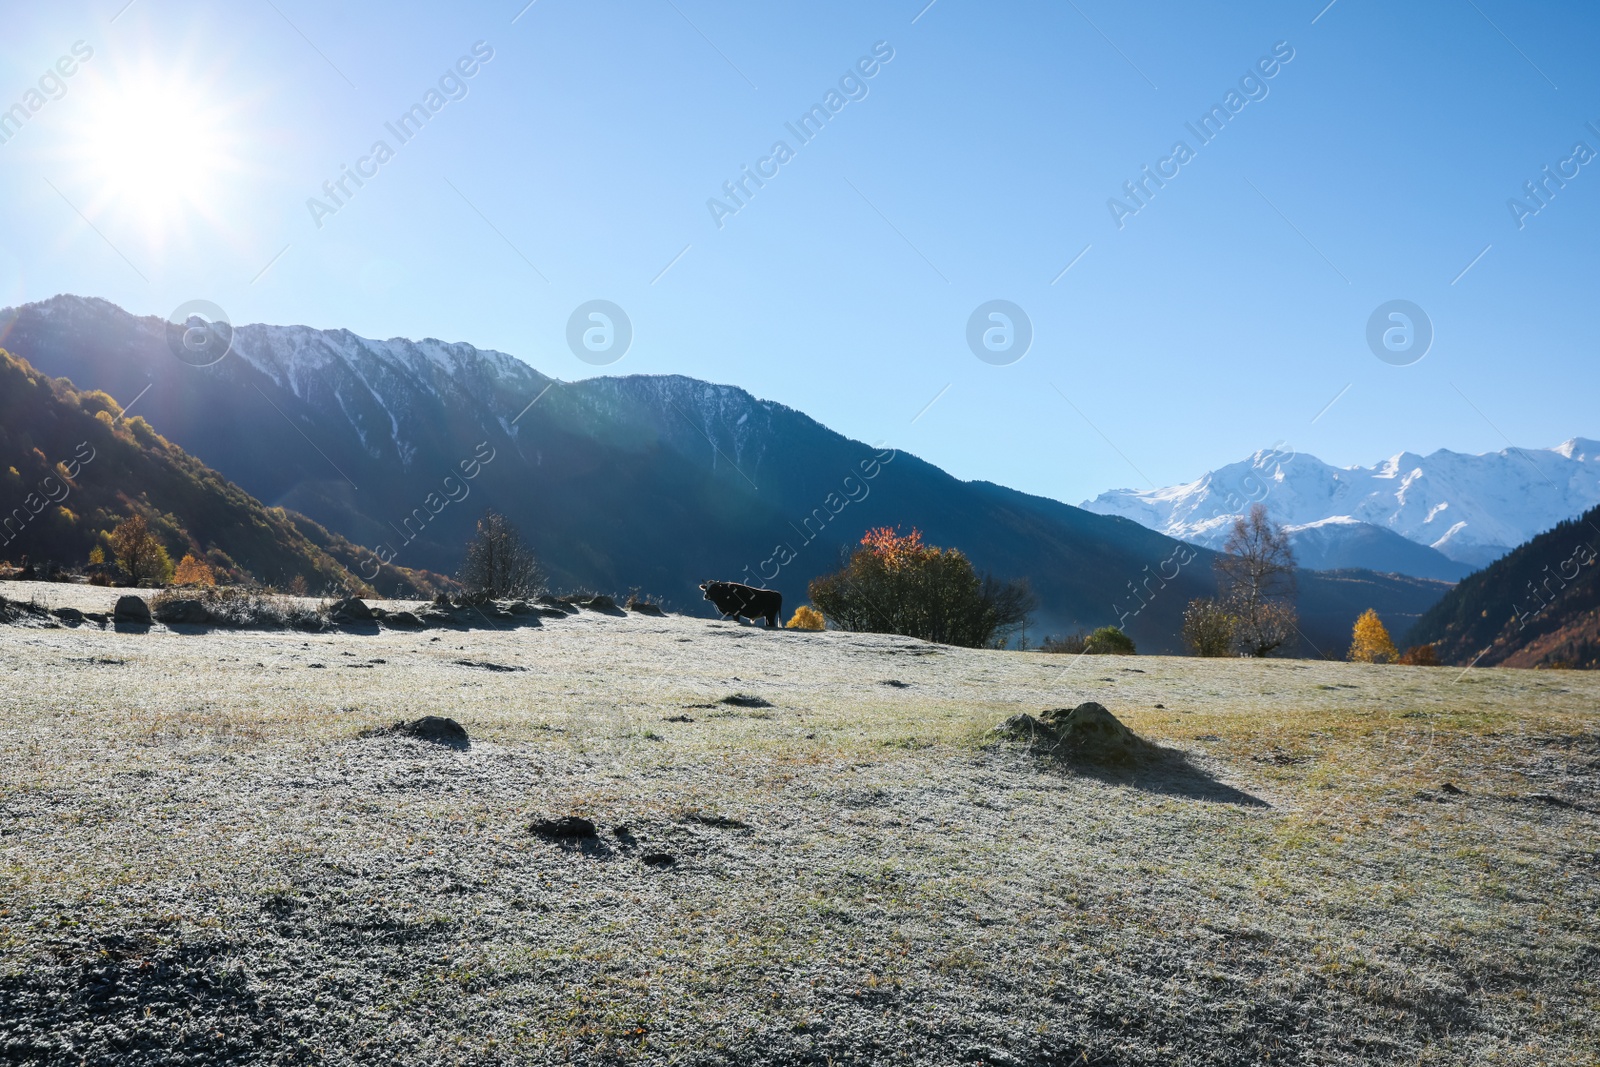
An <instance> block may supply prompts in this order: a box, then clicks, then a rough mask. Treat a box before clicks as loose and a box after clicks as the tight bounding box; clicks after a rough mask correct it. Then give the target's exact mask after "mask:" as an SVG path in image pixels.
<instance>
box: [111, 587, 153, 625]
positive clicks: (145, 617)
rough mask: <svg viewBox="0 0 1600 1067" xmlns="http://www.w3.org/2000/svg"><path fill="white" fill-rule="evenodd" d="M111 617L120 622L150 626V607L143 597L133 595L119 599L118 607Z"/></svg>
mask: <svg viewBox="0 0 1600 1067" xmlns="http://www.w3.org/2000/svg"><path fill="white" fill-rule="evenodd" d="M111 617H112V618H114V619H116V620H117V621H118V622H138V623H143V624H145V625H146V626H148V625H150V605H149V604H146V603H145V602H144V599H143V598H142V597H136V596H133V595H132V594H129V595H127V596H119V597H117V606H116V608H114V609H113V610H112V613H111Z"/></svg>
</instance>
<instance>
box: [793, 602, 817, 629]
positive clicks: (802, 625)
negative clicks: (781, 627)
mask: <svg viewBox="0 0 1600 1067" xmlns="http://www.w3.org/2000/svg"><path fill="white" fill-rule="evenodd" d="M785 628H786V629H789V630H823V629H826V628H827V623H826V622H825V621H824V620H823V618H822V612H820V611H818V610H817V609H816V608H814V607H812V606H811V605H809V604H801V605H800V606H799V607H798V608H795V609H794V617H793V618H791V619H790V620H789V622H788V625H787V626H786V627H785Z"/></svg>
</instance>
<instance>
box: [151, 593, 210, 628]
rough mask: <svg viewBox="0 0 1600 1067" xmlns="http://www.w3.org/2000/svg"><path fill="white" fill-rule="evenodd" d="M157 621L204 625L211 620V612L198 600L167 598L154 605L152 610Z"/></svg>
mask: <svg viewBox="0 0 1600 1067" xmlns="http://www.w3.org/2000/svg"><path fill="white" fill-rule="evenodd" d="M153 614H154V615H155V618H156V621H157V622H165V623H182V624H186V625H190V626H204V625H205V624H206V623H208V622H210V621H211V612H209V611H207V610H206V606H205V605H204V604H202V603H201V602H200V601H198V600H190V599H184V600H168V601H166V602H164V603H162V604H158V605H156V609H155V611H154V612H153Z"/></svg>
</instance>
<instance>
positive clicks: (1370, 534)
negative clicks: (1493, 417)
mask: <svg viewBox="0 0 1600 1067" xmlns="http://www.w3.org/2000/svg"><path fill="white" fill-rule="evenodd" d="M1258 500H1260V501H1264V502H1265V503H1266V505H1267V507H1268V508H1269V509H1270V510H1271V512H1272V515H1273V518H1275V519H1277V520H1278V521H1279V522H1281V523H1283V524H1284V525H1285V526H1286V527H1288V528H1289V530H1290V531H1291V533H1292V534H1293V535H1294V540H1295V546H1296V548H1297V550H1300V549H1303V550H1304V551H1305V554H1306V559H1305V560H1304V561H1303V565H1306V566H1313V567H1314V566H1318V564H1317V563H1316V562H1313V561H1317V560H1326V561H1329V562H1333V563H1335V565H1339V566H1360V567H1367V568H1371V569H1373V570H1380V571H1383V570H1392V571H1396V572H1398V573H1402V574H1414V575H1418V576H1422V577H1429V578H1443V579H1446V580H1449V579H1452V578H1459V577H1462V576H1463V574H1464V573H1465V571H1462V570H1461V568H1460V567H1459V566H1458V565H1461V564H1465V565H1467V567H1466V570H1467V571H1470V570H1472V569H1475V568H1477V567H1481V566H1483V565H1484V564H1486V563H1490V562H1492V561H1493V560H1495V559H1498V558H1499V557H1500V556H1503V555H1504V554H1505V553H1507V552H1509V551H1510V550H1511V549H1512V548H1513V547H1515V546H1517V545H1520V544H1522V543H1523V542H1524V541H1527V540H1528V539H1529V538H1531V537H1533V536H1534V535H1535V534H1537V533H1539V532H1540V531H1542V530H1547V529H1549V528H1550V527H1552V526H1554V525H1555V524H1556V523H1558V522H1561V521H1562V520H1564V519H1569V518H1571V517H1572V516H1574V515H1577V514H1578V513H1580V512H1582V511H1583V510H1584V509H1586V508H1590V507H1593V506H1594V505H1595V504H1597V503H1600V443H1597V442H1594V441H1589V440H1585V439H1584V438H1574V439H1573V440H1570V441H1568V442H1566V443H1565V444H1562V445H1558V446H1556V447H1555V448H1545V449H1522V448H1508V449H1504V450H1502V451H1500V452H1490V453H1486V454H1484V455H1481V456H1471V455H1464V454H1462V453H1459V452H1451V451H1448V450H1445V449H1440V450H1439V451H1437V452H1434V453H1432V454H1431V455H1428V456H1419V455H1417V454H1416V453H1414V452H1402V453H1400V454H1399V455H1397V456H1394V457H1393V458H1391V459H1389V460H1386V461H1384V462H1382V463H1379V464H1376V465H1374V466H1372V467H1345V468H1340V467H1334V466H1330V465H1329V464H1327V463H1324V462H1322V461H1321V460H1319V459H1317V458H1316V457H1315V456H1306V455H1297V454H1296V453H1294V452H1288V451H1281V450H1265V451H1261V452H1257V453H1256V454H1255V455H1253V456H1251V457H1250V458H1249V459H1247V460H1243V461H1241V462H1239V463H1232V464H1229V465H1228V466H1226V467H1222V468H1220V469H1218V470H1215V471H1212V472H1210V473H1209V474H1206V475H1204V476H1203V477H1201V478H1199V479H1197V480H1195V481H1193V482H1190V483H1188V484H1186V485H1174V486H1169V487H1167V488H1165V489H1152V490H1148V491H1146V490H1136V489H1117V490H1113V491H1112V492H1108V493H1102V494H1100V496H1098V497H1096V498H1095V499H1093V500H1089V501H1085V502H1084V504H1083V505H1082V506H1083V507H1084V508H1085V509H1087V510H1089V511H1093V512H1096V513H1098V514H1101V515H1121V516H1124V517H1126V518H1129V519H1132V520H1133V521H1135V522H1137V523H1140V524H1141V525H1144V526H1148V527H1150V528H1151V529H1152V530H1160V531H1161V532H1162V533H1165V534H1168V535H1170V536H1172V537H1178V538H1182V539H1183V540H1185V541H1192V542H1193V543H1195V544H1200V545H1206V546H1208V547H1211V548H1220V547H1221V546H1222V543H1223V542H1224V541H1225V540H1226V539H1227V536H1228V529H1229V527H1230V526H1231V524H1232V522H1233V519H1234V517H1235V516H1237V515H1240V514H1242V513H1244V512H1245V511H1247V510H1248V509H1249V507H1250V504H1251V503H1252V502H1254V501H1258ZM1384 534H1392V535H1397V536H1398V537H1399V538H1401V539H1403V540H1404V541H1408V542H1411V543H1412V544H1414V545H1418V546H1423V547H1424V548H1425V549H1429V550H1431V551H1425V552H1416V551H1414V550H1412V549H1410V548H1408V547H1406V546H1405V545H1402V544H1400V543H1399V542H1398V541H1397V540H1396V538H1395V537H1393V536H1390V537H1385V536H1384ZM1451 561H1454V564H1455V565H1452V563H1451Z"/></svg>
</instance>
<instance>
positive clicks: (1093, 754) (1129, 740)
mask: <svg viewBox="0 0 1600 1067" xmlns="http://www.w3.org/2000/svg"><path fill="white" fill-rule="evenodd" d="M1040 720H1041V721H1042V722H1044V723H1045V724H1046V725H1047V726H1049V727H1050V728H1051V729H1053V730H1054V731H1055V733H1056V736H1057V737H1059V738H1061V740H1062V742H1063V743H1064V744H1065V745H1066V746H1067V747H1068V749H1069V750H1070V751H1071V752H1072V754H1073V755H1074V756H1077V757H1079V758H1080V759H1083V760H1086V761H1088V762H1090V763H1107V764H1123V765H1126V764H1130V763H1136V762H1138V761H1139V760H1141V759H1144V758H1146V757H1148V756H1150V755H1152V754H1154V752H1155V746H1154V745H1152V744H1150V742H1148V741H1146V740H1145V739H1144V738H1142V737H1140V736H1139V735H1138V734H1136V733H1134V732H1133V731H1132V730H1130V729H1128V728H1127V727H1126V726H1124V725H1122V723H1121V721H1120V720H1118V718H1117V717H1116V716H1115V715H1113V714H1111V712H1109V711H1107V710H1106V708H1105V705H1103V704H1097V703H1095V702H1094V701H1092V700H1090V701H1086V702H1084V703H1082V704H1079V705H1078V706H1077V707H1075V708H1072V709H1070V710H1069V709H1067V708H1055V709H1053V710H1051V711H1047V712H1045V713H1044V714H1043V715H1042V716H1040Z"/></svg>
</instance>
